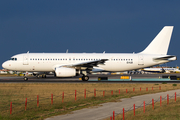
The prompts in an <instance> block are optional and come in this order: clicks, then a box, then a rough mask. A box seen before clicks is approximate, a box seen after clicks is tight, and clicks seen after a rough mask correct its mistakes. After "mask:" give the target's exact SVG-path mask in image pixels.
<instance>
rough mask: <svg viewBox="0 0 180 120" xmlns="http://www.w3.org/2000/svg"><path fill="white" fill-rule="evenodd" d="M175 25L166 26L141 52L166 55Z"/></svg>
mask: <svg viewBox="0 0 180 120" xmlns="http://www.w3.org/2000/svg"><path fill="white" fill-rule="evenodd" d="M173 27H174V26H165V27H164V28H163V29H162V30H161V31H160V32H159V34H158V35H157V36H156V37H155V38H154V39H153V41H152V42H151V43H150V44H149V45H148V46H147V47H146V48H145V49H144V50H143V51H142V52H140V54H159V55H166V54H167V51H168V48H169V43H170V40H171V35H172V31H173Z"/></svg>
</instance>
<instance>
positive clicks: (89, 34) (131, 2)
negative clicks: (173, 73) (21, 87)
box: [0, 0, 180, 68]
mask: <svg viewBox="0 0 180 120" xmlns="http://www.w3.org/2000/svg"><path fill="white" fill-rule="evenodd" d="M179 5H180V1H175V0H171V1H169V0H163V1H160V0H159V1H157V0H151V1H145V0H139V1H135V0H113V1H110V0H1V4H0V64H2V63H3V62H4V61H6V60H8V59H10V57H11V56H13V55H15V54H19V53H26V52H27V51H29V52H30V53H42V52H45V53H52V52H53V53H64V52H66V50H67V49H68V51H69V52H70V53H83V52H86V53H93V52H96V53H102V52H104V51H106V53H133V52H135V53H138V52H141V51H142V50H144V49H145V48H146V47H147V46H148V44H149V43H150V42H151V41H152V40H153V39H154V37H155V36H156V35H157V34H158V33H159V32H160V30H161V29H162V28H163V27H164V26H174V30H173V34H172V38H171V42H170V45H169V50H168V54H169V55H176V56H177V60H176V61H173V62H170V63H167V64H166V65H167V66H180V59H178V58H179V57H180V52H179V45H180V40H179V38H180V34H179V33H180V7H179ZM0 67H1V66H0ZM1 68H2V67H1Z"/></svg>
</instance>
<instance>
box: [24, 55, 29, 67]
mask: <svg viewBox="0 0 180 120" xmlns="http://www.w3.org/2000/svg"><path fill="white" fill-rule="evenodd" d="M28 59H29V58H28V55H23V65H28V64H29V62H28Z"/></svg>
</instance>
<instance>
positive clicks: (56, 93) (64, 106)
mask: <svg viewBox="0 0 180 120" xmlns="http://www.w3.org/2000/svg"><path fill="white" fill-rule="evenodd" d="M159 86H161V90H159ZM140 87H141V91H140ZM147 87H148V91H146V88H147ZM152 87H153V90H152ZM133 88H135V91H134V92H133ZM84 89H86V93H87V95H86V99H84ZM94 89H96V97H94ZM119 89H120V94H119ZM126 89H127V91H128V93H126ZM172 89H180V85H177V86H174V85H172V84H110V83H109V84H106V83H102V84H82V83H80V84H67V83H61V84H59V83H58V84H50V83H31V84H29V83H1V84H0V119H4V120H8V119H12V120H13V119H14V120H17V119H44V118H47V117H50V116H54V115H60V114H66V113H69V112H71V111H73V110H77V109H82V108H85V107H91V106H96V105H98V104H100V103H105V102H111V101H119V99H120V98H128V97H132V96H136V95H142V94H150V93H156V92H161V91H167V90H172ZM75 90H76V91H77V100H76V101H75V99H74V98H75ZM112 90H113V95H111V91H112ZM63 91H64V102H63V103H62V92H63ZM103 91H105V96H104V97H103ZM51 94H53V105H51ZM37 95H39V107H37ZM26 98H27V109H26V111H25V99H26ZM10 102H12V106H13V108H12V114H11V115H10V114H9V113H10Z"/></svg>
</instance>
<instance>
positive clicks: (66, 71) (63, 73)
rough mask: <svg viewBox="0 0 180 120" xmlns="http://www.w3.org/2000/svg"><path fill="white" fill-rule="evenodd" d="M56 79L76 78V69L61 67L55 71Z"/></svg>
mask: <svg viewBox="0 0 180 120" xmlns="http://www.w3.org/2000/svg"><path fill="white" fill-rule="evenodd" d="M55 73H56V77H73V76H76V69H74V68H66V67H59V68H56V70H55Z"/></svg>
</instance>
